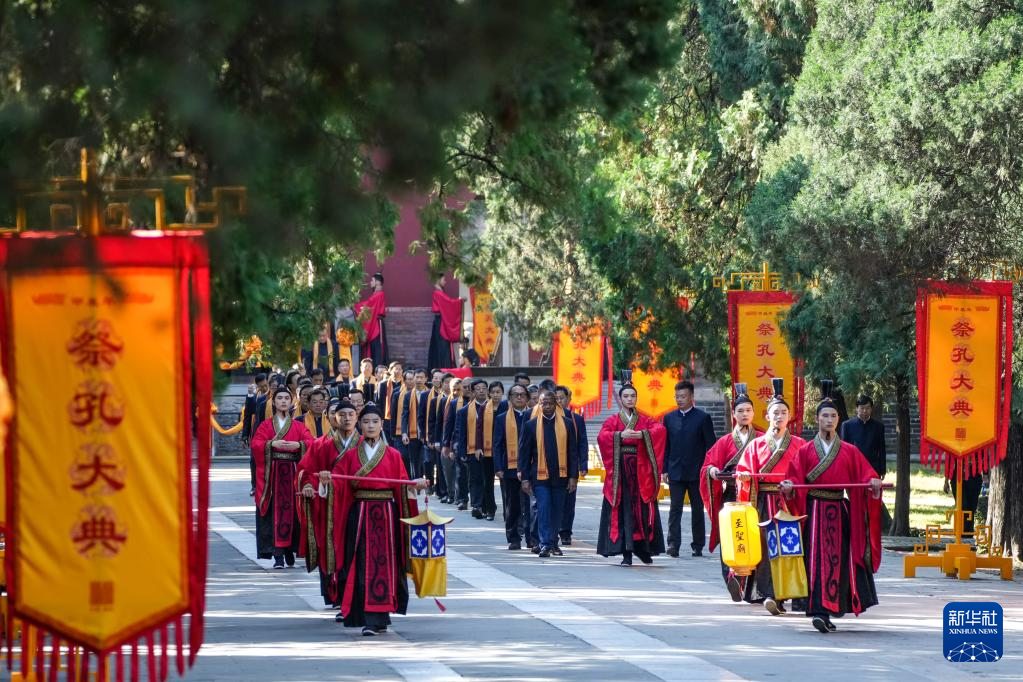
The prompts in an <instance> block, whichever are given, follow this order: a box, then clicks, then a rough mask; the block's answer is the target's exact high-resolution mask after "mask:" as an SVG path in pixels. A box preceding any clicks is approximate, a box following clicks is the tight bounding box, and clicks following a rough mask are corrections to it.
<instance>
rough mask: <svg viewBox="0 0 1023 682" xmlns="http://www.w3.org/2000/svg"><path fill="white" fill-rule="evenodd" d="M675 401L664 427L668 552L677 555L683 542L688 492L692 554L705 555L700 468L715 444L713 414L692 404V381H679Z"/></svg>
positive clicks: (665, 418) (665, 419) (663, 479)
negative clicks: (683, 520)
mask: <svg viewBox="0 0 1023 682" xmlns="http://www.w3.org/2000/svg"><path fill="white" fill-rule="evenodd" d="M675 404H676V405H678V409H677V410H674V411H673V412H671V413H669V414H667V415H665V417H664V428H665V430H666V431H667V432H668V437H667V442H666V444H665V446H664V460H665V463H664V473H663V474H662V475H661V480H662V481H665V482H667V484H668V489H669V490H670V491H671V510H670V511H669V512H668V554H669V555H670V556H673V557H677V556H678V548H679V546H680V545H681V544H682V507H683V506H684V505H685V497H686V493H688V494H689V509H690V511H691V512H692V515H693V541H692V543H691V544H690V546H691V547H692V548H693V556H703V544H704V542H705V541H706V534H705V530H704V521H703V498H702V497H700V467H702V466H703V460H704V458H705V457H706V455H707V450H709V449H710V448H711V446H712V445H714V442H715V441H716V440H717V437H716V436H715V435H714V423H713V422H712V421H711V418H710V415H709V414H707V413H706V412H704V411H703V410H701V409H700V408H698V407H696V406H695V405H693V384H692V383H691V382H688V381H680V382H678V383H677V384H675Z"/></svg>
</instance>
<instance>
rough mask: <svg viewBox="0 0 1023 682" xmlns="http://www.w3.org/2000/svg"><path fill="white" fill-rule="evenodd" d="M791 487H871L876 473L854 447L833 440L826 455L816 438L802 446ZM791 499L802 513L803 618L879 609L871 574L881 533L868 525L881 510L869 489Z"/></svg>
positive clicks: (807, 492)
mask: <svg viewBox="0 0 1023 682" xmlns="http://www.w3.org/2000/svg"><path fill="white" fill-rule="evenodd" d="M788 478H789V479H790V480H791V481H792V482H793V483H797V484H800V483H806V484H810V485H813V484H815V483H816V484H822V485H826V484H832V485H833V484H836V483H870V480H871V479H872V478H877V472H875V471H874V468H873V467H872V466H870V462H868V461H867V458H866V457H864V456H863V453H862V452H860V451H859V449H857V448H856V446H854V445H852V444H850V443H846V442H844V441H842V440H841V439H839V438H838V437H837V436H836V437H835V440H834V441H832V444H831V448H830V450H826V449H825V447H824V443H823V441H822V440H821V439H820V437H819V436H818V437H817V438H814V439H813V440H812V441H810V442H808V443H805V444H804V445H803V446H802V447H801V448H800V450H799V452H798V453H797V455H796V457H795V458H794V459H793V461H792V463H791V466H790V467H789V476H788ZM794 498H796V499H798V500H799V503H798V506H799V507H800V508H805V509H806V515H807V516H806V521H805V522H804V530H803V547H804V552H803V559H804V561H805V562H806V576H807V580H808V581H809V596H808V600H807V608H806V615H807V616H817V615H824V614H829V615H834V614H839V613H850V612H851V613H855V614H857V615H859V614H860V613H862V612H863V611H864V610H866V609H867V608H869V607H871V606H874V605H875V604H877V591H876V589H875V587H874V572H875V571H877V569H878V567H879V566H880V565H881V529H880V527H878V526H877V525H876V524H875V525H873V526H871V525H870V523H869V519H868V516H869V511H870V507H871V506H880V504H881V501H880V500H879V499H874V497H873V495H871V492H870V489H869V488H849V489H847V490H842V489H841V488H837V489H836V488H801V489H797V490H796V494H795V495H794Z"/></svg>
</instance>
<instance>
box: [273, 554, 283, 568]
mask: <svg viewBox="0 0 1023 682" xmlns="http://www.w3.org/2000/svg"><path fill="white" fill-rule="evenodd" d="M274 568H284V557H282V556H281V555H280V554H278V555H277V556H275V557H274Z"/></svg>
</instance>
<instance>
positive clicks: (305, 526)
mask: <svg viewBox="0 0 1023 682" xmlns="http://www.w3.org/2000/svg"><path fill="white" fill-rule="evenodd" d="M360 438H361V436H360V435H359V432H358V431H353V432H352V434H351V435H350V436H348V438H343V437H342V436H341V434H340V433H338V432H337V431H332V432H330V433H329V434H327V435H326V436H324V437H323V438H317V439H316V440H315V441H313V446H312V447H311V448H309V452H307V453H306V455H305V457H303V458H302V461H301V462H299V463H298V487H299V490H301V489H302V488H303V487H304V486H306V485H311V486H312V487H313V489H314V490H316V491H317V493H319V490H320V472H321V471H332V470H333V468H334V465H335V464H337V463H338V461H339V460H340V459H341V457H343V456H344V454H345V453H346V452H348V451H349V450H351V449H352V448H354V447H355V446H356V445H358V443H359V440H360ZM326 494H327V495H326V497H320V495H319V494H316V495H315V496H313V497H304V496H303V497H302V498H301V504H300V506H299V508H298V516H299V519H300V520H301V533H300V535H299V547H298V555H299V556H302V557H305V560H306V569H307V570H308V571H309V572H312V570H313V567H314V566H315V567H318V568H319V571H320V594H322V595H323V601H324V603H325V604H337V579H336V578H337V570H338V567H337V564H338V561H337V555H336V554H335V552H334V545H333V544H332V543H328V542H327V538H329V537H332V534H333V528H334V524H335V523H337V520H336V519H335V518H334V514H333V509H334V506H333V499H334V498H333V495H334V488H333V486H330V485H328V486H326Z"/></svg>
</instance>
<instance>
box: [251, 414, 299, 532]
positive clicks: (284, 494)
mask: <svg viewBox="0 0 1023 682" xmlns="http://www.w3.org/2000/svg"><path fill="white" fill-rule="evenodd" d="M275 440H288V441H295V442H298V443H299V449H298V450H297V451H295V452H293V453H292V452H286V451H283V450H282V451H276V450H274V449H273V447H272V446H271V443H272V442H273V441H275ZM312 444H313V437H312V434H310V433H309V429H307V428H306V427H305V425H304V424H302V422H299V421H295V420H294V419H293V420H291V425H290V427H289V428H288V430H287V432H286V433H285V434H284V435H283V436H279V435H278V434H277V425H276V423H275V420H274V419H273V418H271V419H267V420H265V421H264V422H263V423H262V424H260V425H259V427H258V428H257V429H256V433H255V435H254V436H253V437H252V455H253V457H254V458H255V460H256V506H257V508H258V510H259V513H260V515H263V516H266V515H267V514H268V513H269V512H270V511H271V505H272V509H273V512H274V540H275V546H277V547H287V546H289V545H290V534H291V525H290V524H289V518H288V517H290V516H291V515H296V516H295V519H296V520H297V512H296V511H295V508H296V504H295V499H294V498H295V492H296V490H297V486H296V482H297V478H298V477H297V472H298V462H299V461H301V459H302V458H303V457H305V455H306V453H307V452H308V451H309V448H310V447H312ZM275 453H277V454H281V455H284V456H286V457H287V459H275V458H274V457H273V455H274V454H275ZM292 457H293V459H292ZM285 536H288V541H287V542H285Z"/></svg>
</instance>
